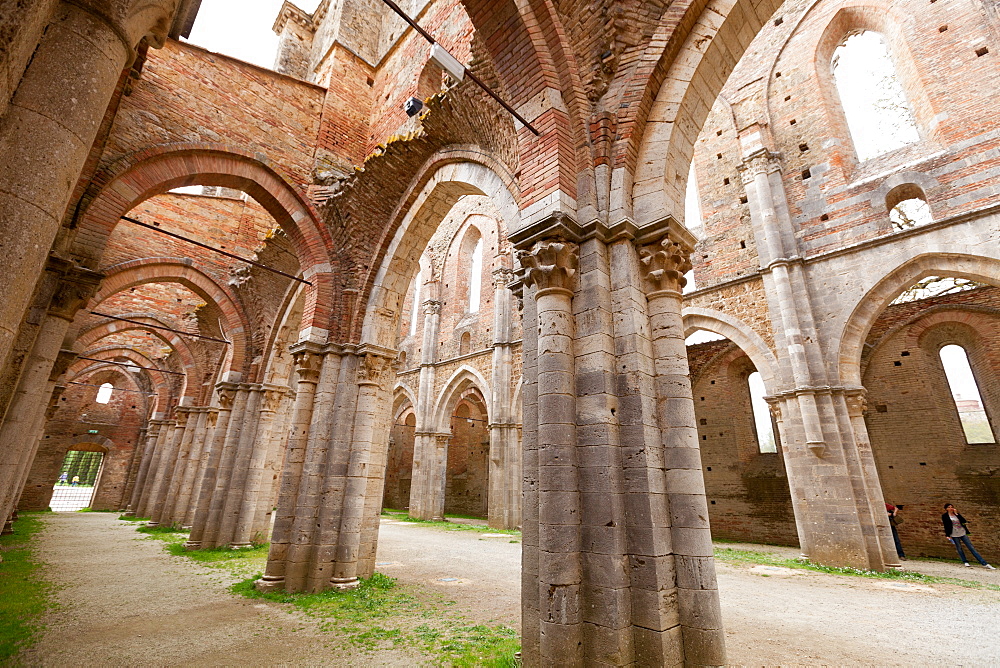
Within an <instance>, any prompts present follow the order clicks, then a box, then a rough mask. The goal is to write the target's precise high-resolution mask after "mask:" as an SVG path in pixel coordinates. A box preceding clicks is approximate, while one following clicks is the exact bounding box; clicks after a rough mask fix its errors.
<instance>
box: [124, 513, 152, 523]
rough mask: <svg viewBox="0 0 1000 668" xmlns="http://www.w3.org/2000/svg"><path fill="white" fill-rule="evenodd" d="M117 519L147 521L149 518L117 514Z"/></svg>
mask: <svg viewBox="0 0 1000 668" xmlns="http://www.w3.org/2000/svg"><path fill="white" fill-rule="evenodd" d="M118 519H120V520H121V521H122V522H148V521H149V519H150V518H148V517H129V516H128V515H119V516H118Z"/></svg>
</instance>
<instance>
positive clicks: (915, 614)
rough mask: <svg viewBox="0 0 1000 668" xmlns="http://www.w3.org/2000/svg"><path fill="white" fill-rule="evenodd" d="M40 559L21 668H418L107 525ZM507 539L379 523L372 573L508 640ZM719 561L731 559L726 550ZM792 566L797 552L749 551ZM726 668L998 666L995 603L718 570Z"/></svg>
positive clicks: (66, 539)
mask: <svg viewBox="0 0 1000 668" xmlns="http://www.w3.org/2000/svg"><path fill="white" fill-rule="evenodd" d="M45 521H46V523H47V525H48V526H47V529H46V531H45V532H44V533H43V534H42V536H41V539H40V542H41V544H40V548H41V549H40V554H41V555H43V558H44V559H45V561H47V562H48V564H49V566H50V567H49V569H48V576H47V577H48V578H49V579H50V580H52V581H55V582H57V583H60V584H61V585H63V588H62V589H61V590H60V591H59V593H58V600H59V602H60V604H61V606H62V607H61V608H59V609H58V610H55V611H53V612H52V613H51V614H50V615H49V617H48V619H47V620H46V624H47V632H46V634H45V636H44V637H43V638H42V640H41V642H40V643H39V644H38V645H36V646H35V647H34V648H33V649H32V650H30V651H29V652H27V653H25V654H23V655H22V657H21V659H22V663H24V664H26V665H38V666H47V665H53V666H55V665H59V666H66V665H79V666H139V665H142V666H185V665H199V666H219V665H227V666H228V665H233V666H235V665H240V666H270V665H287V666H301V665H325V666H347V665H351V666H358V665H380V666H382V665H416V664H417V663H419V659H418V658H416V657H413V656H409V657H407V656H404V655H401V654H385V653H380V654H378V655H375V656H372V657H365V656H357V655H352V654H347V653H345V652H344V651H341V650H338V649H337V648H335V647H327V646H325V644H327V643H330V638H329V636H324V635H323V634H321V633H320V632H319V631H318V629H317V628H316V623H315V622H314V621H313V620H311V619H308V618H303V617H299V616H297V615H293V614H291V613H287V612H284V611H283V610H282V609H280V608H277V607H275V606H271V605H263V604H260V603H255V602H252V601H246V600H244V599H240V598H237V597H235V596H233V595H230V594H229V593H227V592H226V584H228V581H227V580H226V577H227V576H226V575H225V574H224V573H220V572H219V571H216V570H212V569H207V568H203V567H201V566H198V565H196V564H194V563H192V562H190V561H187V560H185V559H183V558H179V557H172V556H170V555H169V554H167V553H166V552H164V551H163V548H162V543H160V542H159V541H153V540H145V539H142V538H137V534H136V533H135V532H134V527H133V526H131V525H127V524H125V523H122V522H119V521H117V520H116V519H115V518H114V516H113V515H108V514H103V513H71V514H55V515H51V516H47V517H46V520H45ZM510 541H511V537H510V536H488V535H483V534H478V533H473V532H450V531H442V530H440V529H435V528H430V527H426V526H422V525H419V524H408V523H404V522H396V521H391V520H387V521H384V522H383V526H382V531H381V533H380V544H379V556H378V563H379V566H378V570H379V571H380V572H383V573H386V574H387V575H391V576H393V577H396V578H398V579H399V580H400V582H402V583H404V584H412V585H418V586H420V587H423V588H427V589H431V590H434V591H438V592H440V593H442V594H444V595H445V596H447V597H449V598H451V599H454V600H456V601H457V602H458V604H457V606H456V607H459V608H462V609H463V610H465V611H467V614H469V615H470V616H471V617H473V618H475V619H477V621H491V620H497V621H502V622H506V623H508V624H512V625H516V623H517V618H518V605H519V603H518V595H519V594H518V592H519V587H520V585H519V582H518V573H519V568H520V548H521V545H520V544H518V543H511V542H510ZM727 547H740V546H735V545H727ZM746 547H748V548H751V549H756V550H770V551H774V552H776V553H779V554H782V555H784V554H786V552H787V554H788V556H794V554H795V552H794V550H790V549H787V548H770V547H763V546H759V545H755V546H746ZM907 565H908V567H912V568H915V569H918V570H921V571H925V572H927V571H932V572H931V573H929V574H933V575H941V576H948V577H959V578H966V579H971V578H977V579H979V580H981V581H986V582H992V581H994V580H995V579H997V578H998V575H997V572H994V571H983V570H980V569H965V568H962V567H961V566H959V565H957V564H956V565H952V564H947V563H934V562H908V564H907ZM718 570H719V584H720V588H721V598H722V606H723V618H724V620H725V624H726V635H727V639H728V648H729V660H730V662H731V663H733V664H736V665H750V666H753V665H879V666H915V665H996V663H997V661H998V657H1000V634H998V632H997V629H1000V592H997V591H986V590H975V589H966V588H962V587H958V586H955V585H938V584H935V585H931V586H928V585H918V584H908V583H903V582H898V581H891V580H889V581H884V580H875V579H867V578H856V577H843V576H832V575H827V574H822V573H816V572H810V571H801V570H796V571H791V570H787V569H781V568H775V567H766V566H755V567H752V568H750V567H742V566H741V567H737V566H731V565H727V564H720V565H719V569H718Z"/></svg>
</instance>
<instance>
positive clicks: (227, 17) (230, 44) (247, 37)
mask: <svg viewBox="0 0 1000 668" xmlns="http://www.w3.org/2000/svg"><path fill="white" fill-rule="evenodd" d="M319 2H320V0H297V1H296V2H295V4H296V5H297V6H298V7H301V8H302V9H304V10H305V11H306V12H309V13H312V12H313V11H315V9H316V6H317V5H319ZM281 5H282V0H239V1H238V2H236V1H234V0H203V1H202V3H201V10H200V11H199V12H198V18H197V19H196V20H195V23H194V29H193V30H192V31H191V38H190V39H189V40H187V41H189V42H191V43H192V44H197V45H198V46H201V47H204V48H206V49H208V50H210V51H215V52H217V53H223V54H225V55H227V56H232V57H233V58H239V59H240V60H245V61H246V62H248V63H253V64H254V65H260V66H261V67H267V68H268V69H270V68H271V67H273V66H274V53H275V50H276V49H277V47H278V36H277V35H275V34H274V33H273V32H271V26H273V25H274V19H275V18H277V16H278V12H279V11H280V10H281Z"/></svg>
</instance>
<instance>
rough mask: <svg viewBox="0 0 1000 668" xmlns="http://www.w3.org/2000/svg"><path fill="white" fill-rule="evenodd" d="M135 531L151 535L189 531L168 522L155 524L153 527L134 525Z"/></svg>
mask: <svg viewBox="0 0 1000 668" xmlns="http://www.w3.org/2000/svg"><path fill="white" fill-rule="evenodd" d="M136 531H138V532H139V533H148V534H151V535H157V534H179V533H189V532H188V531H185V530H184V529H181V528H180V527H176V526H171V525H169V524H167V525H164V524H157V525H156V526H155V527H136Z"/></svg>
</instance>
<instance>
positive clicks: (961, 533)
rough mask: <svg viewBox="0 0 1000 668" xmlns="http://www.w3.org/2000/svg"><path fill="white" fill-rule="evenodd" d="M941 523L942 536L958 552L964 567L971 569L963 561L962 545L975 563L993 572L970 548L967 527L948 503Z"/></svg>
mask: <svg viewBox="0 0 1000 668" xmlns="http://www.w3.org/2000/svg"><path fill="white" fill-rule="evenodd" d="M941 523H942V524H943V525H944V535H945V536H947V537H948V540H949V541H951V544H952V545H954V546H955V549H956V550H958V558H959V559H961V560H962V563H963V564H965V565H966V567H968V568H971V566H969V562H968V561H966V559H965V552H963V551H962V543H965V546H966V547H967V548H969V552H971V553H972V556H974V557H975V558H976V561H978V562H979V563H980V564H982V565H983V566H985V567H986V568H988V569H990V570H991V571H992V570H994V568H993V567H992V566H990V565H989V564H988V563H986V560H985V559H983V558H982V557H981V556H979V553H978V552H976V548H974V547H972V541H971V540H969V527H968V526H967V525H966V523H965V518H964V517H962V516H961V515H960V514H959V512H958V511H957V510H955V506H953V505H951V504H950V503H946V504H944V514H943V515H941Z"/></svg>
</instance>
